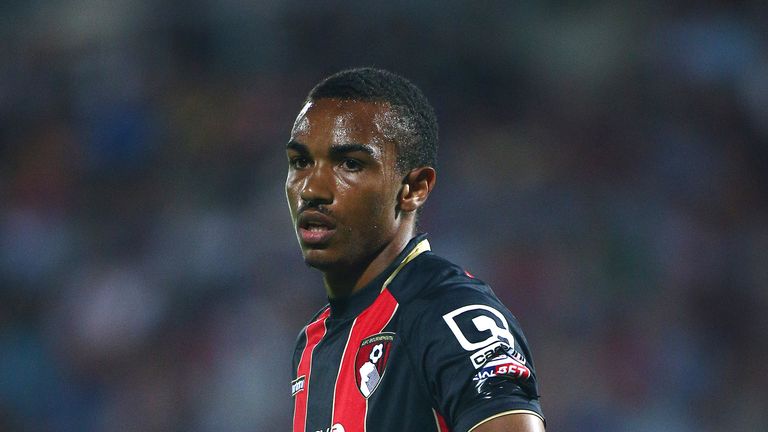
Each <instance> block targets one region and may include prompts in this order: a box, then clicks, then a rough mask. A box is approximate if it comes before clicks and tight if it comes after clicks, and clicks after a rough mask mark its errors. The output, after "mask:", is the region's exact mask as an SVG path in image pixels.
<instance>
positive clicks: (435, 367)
mask: <svg viewBox="0 0 768 432" xmlns="http://www.w3.org/2000/svg"><path fill="white" fill-rule="evenodd" d="M444 288H445V289H441V290H440V291H439V294H438V295H436V296H433V297H432V298H430V299H428V300H424V302H423V303H422V304H421V308H420V309H421V312H420V313H419V314H418V317H417V318H416V325H415V326H414V328H413V329H414V332H412V333H411V334H410V338H411V339H412V340H411V341H410V342H411V343H410V344H409V345H411V349H415V350H416V351H417V352H416V353H415V354H416V356H417V358H418V360H417V361H418V362H419V367H420V368H421V369H422V371H421V373H422V374H423V376H424V379H425V382H426V385H427V387H428V391H429V392H430V393H431V395H432V397H433V400H434V402H435V404H436V405H437V408H438V411H439V412H440V414H441V415H442V416H443V417H444V418H445V419H446V420H447V422H448V424H449V425H450V426H451V430H453V431H457V432H461V431H467V430H469V429H470V428H472V427H473V426H475V425H476V424H478V423H480V422H482V421H483V420H485V419H488V418H490V417H493V416H495V415H498V414H502V413H506V412H510V411H518V410H519V411H530V412H533V413H535V414H536V415H538V416H540V417H542V419H543V415H542V411H541V407H540V404H539V400H538V399H539V392H538V385H537V381H536V372H535V369H534V366H533V359H532V356H531V352H530V350H529V348H528V343H527V341H526V339H525V336H524V335H523V332H522V330H521V328H520V324H519V323H518V321H517V319H516V318H515V317H514V316H513V315H512V313H510V311H509V310H508V309H507V308H506V307H505V306H504V305H503V304H502V303H501V302H500V301H499V300H498V298H496V296H495V295H494V294H493V292H492V291H491V289H490V288H489V287H488V286H487V285H484V284H482V283H480V282H479V281H476V280H471V282H470V283H468V284H462V285H458V286H455V285H454V286H449V287H444Z"/></svg>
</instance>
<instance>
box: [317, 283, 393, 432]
mask: <svg viewBox="0 0 768 432" xmlns="http://www.w3.org/2000/svg"><path fill="white" fill-rule="evenodd" d="M396 310H397V300H395V298H394V297H392V294H391V293H390V292H389V290H388V289H384V291H382V292H381V294H379V297H378V298H377V299H376V301H375V302H373V304H372V305H370V306H369V307H368V309H366V310H364V311H363V312H362V313H361V314H360V315H359V316H358V317H357V319H356V320H355V323H354V324H353V325H352V330H351V333H350V336H349V341H348V342H347V346H346V347H345V348H344V354H343V355H342V358H341V366H340V368H339V377H338V379H337V380H336V390H335V392H334V399H333V423H332V424H334V425H335V424H337V423H339V424H341V425H342V426H343V427H344V430H347V431H351V432H363V431H365V418H366V416H367V410H368V400H367V399H366V398H365V397H363V395H362V393H360V389H358V388H357V382H356V381H355V374H356V373H357V371H355V356H356V355H357V350H358V348H359V347H360V343H361V342H362V341H363V339H365V338H367V337H369V336H373V335H375V334H377V333H381V332H382V331H383V330H384V327H386V325H387V324H388V323H389V321H390V320H391V319H392V317H393V316H394V314H395V311H396Z"/></svg>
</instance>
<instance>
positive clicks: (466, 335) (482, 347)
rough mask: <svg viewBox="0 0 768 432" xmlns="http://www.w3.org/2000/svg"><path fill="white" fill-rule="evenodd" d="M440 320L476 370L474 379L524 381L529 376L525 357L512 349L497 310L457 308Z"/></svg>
mask: <svg viewBox="0 0 768 432" xmlns="http://www.w3.org/2000/svg"><path fill="white" fill-rule="evenodd" d="M443 320H445V323H446V324H447V325H448V328H450V329H451V332H452V333H453V335H454V336H455V337H456V340H458V341H459V344H460V345H461V347H462V348H464V349H465V350H466V351H469V352H471V354H470V356H469V360H470V362H471V363H472V366H473V367H474V368H475V369H476V370H478V372H477V373H476V374H475V377H474V379H475V380H479V379H485V378H490V377H493V376H511V377H514V378H516V379H527V378H528V377H529V376H530V375H531V371H530V369H529V368H528V367H527V366H526V360H525V356H523V355H522V354H521V353H519V352H518V351H517V350H515V338H514V336H513V335H512V333H511V331H510V329H509V323H508V322H507V320H506V318H505V317H504V315H502V314H501V312H499V311H498V310H496V309H494V308H492V307H490V306H486V305H469V306H463V307H460V308H458V309H456V310H454V311H451V312H449V313H447V314H445V315H443Z"/></svg>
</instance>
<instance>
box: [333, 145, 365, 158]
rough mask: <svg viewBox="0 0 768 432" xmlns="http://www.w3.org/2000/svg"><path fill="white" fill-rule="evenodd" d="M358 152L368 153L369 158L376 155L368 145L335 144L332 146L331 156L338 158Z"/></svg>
mask: <svg viewBox="0 0 768 432" xmlns="http://www.w3.org/2000/svg"><path fill="white" fill-rule="evenodd" d="M358 151H359V152H363V153H367V154H368V155H369V156H374V155H375V153H376V152H375V151H374V150H373V148H372V147H371V146H369V145H366V144H358V143H349V144H333V145H331V149H330V151H329V153H330V154H331V156H338V155H342V154H346V153H352V152H358Z"/></svg>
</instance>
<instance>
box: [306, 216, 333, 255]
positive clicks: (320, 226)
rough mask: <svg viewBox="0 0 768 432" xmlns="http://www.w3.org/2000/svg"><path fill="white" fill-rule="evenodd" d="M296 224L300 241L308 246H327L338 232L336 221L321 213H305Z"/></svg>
mask: <svg viewBox="0 0 768 432" xmlns="http://www.w3.org/2000/svg"><path fill="white" fill-rule="evenodd" d="M296 222H297V223H296V225H297V230H296V231H297V233H298V235H299V239H300V240H301V243H302V244H304V245H307V246H314V247H317V246H322V245H324V244H327V243H328V242H329V241H330V240H331V237H333V234H334V233H335V232H336V223H335V222H334V220H333V219H331V218H330V217H328V216H326V215H324V214H322V213H320V212H316V211H305V212H303V213H301V215H300V216H299V218H298V220H297V221H296Z"/></svg>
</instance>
